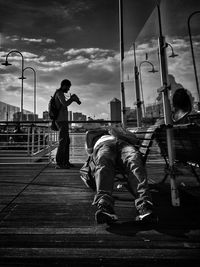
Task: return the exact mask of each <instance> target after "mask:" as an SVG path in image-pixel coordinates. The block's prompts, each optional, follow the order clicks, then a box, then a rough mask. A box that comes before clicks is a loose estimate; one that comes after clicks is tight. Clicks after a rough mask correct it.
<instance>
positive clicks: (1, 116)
mask: <svg viewBox="0 0 200 267" xmlns="http://www.w3.org/2000/svg"><path fill="white" fill-rule="evenodd" d="M17 112H20V108H19V107H15V106H13V105H9V104H6V103H4V102H1V101H0V121H13V117H14V114H15V113H17Z"/></svg>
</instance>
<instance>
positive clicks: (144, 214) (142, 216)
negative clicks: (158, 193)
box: [136, 201, 158, 223]
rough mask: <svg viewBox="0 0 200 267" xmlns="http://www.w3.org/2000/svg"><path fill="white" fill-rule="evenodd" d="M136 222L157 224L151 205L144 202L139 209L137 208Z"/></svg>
mask: <svg viewBox="0 0 200 267" xmlns="http://www.w3.org/2000/svg"><path fill="white" fill-rule="evenodd" d="M136 221H142V222H145V223H154V222H158V217H157V215H156V214H155V213H154V212H153V204H152V203H151V202H150V201H148V202H146V203H145V204H144V205H142V206H141V208H139V210H138V215H137V217H136Z"/></svg>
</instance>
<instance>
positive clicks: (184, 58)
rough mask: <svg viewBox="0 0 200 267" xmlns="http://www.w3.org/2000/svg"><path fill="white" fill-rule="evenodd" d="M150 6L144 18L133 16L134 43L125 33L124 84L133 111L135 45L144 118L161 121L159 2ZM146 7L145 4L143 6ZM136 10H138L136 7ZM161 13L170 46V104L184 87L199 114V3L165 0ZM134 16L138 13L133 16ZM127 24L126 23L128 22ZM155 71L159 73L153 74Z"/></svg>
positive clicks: (168, 52)
mask: <svg viewBox="0 0 200 267" xmlns="http://www.w3.org/2000/svg"><path fill="white" fill-rule="evenodd" d="M134 2H135V1H134ZM151 3H152V6H151V9H150V10H148V11H146V10H145V14H143V13H142V12H141V11H140V10H139V9H138V12H139V13H138V14H140V16H139V15H138V16H133V18H132V19H133V20H135V22H132V29H133V32H134V33H133V35H132V39H131V38H130V31H129V36H127V32H128V30H125V34H124V36H125V59H124V81H125V93H126V106H128V107H131V108H133V107H134V109H135V108H136V103H135V102H136V94H135V91H136V89H135V77H134V51H133V43H135V53H136V60H137V62H136V63H137V67H138V71H139V74H140V94H141V100H143V99H144V106H143V115H144V111H145V115H146V116H147V117H157V116H159V117H160V116H162V115H163V108H162V98H161V94H160V93H158V89H159V88H160V87H161V78H160V63H159V56H158V38H159V35H160V30H159V21H158V8H157V7H156V1H152V2H151ZM144 4H145V1H144V2H143V3H142V5H144ZM153 4H154V5H153ZM125 8H127V6H126V7H125ZM129 8H130V7H129ZM135 8H137V4H136V3H135ZM160 10H161V22H162V23H161V25H162V35H163V36H164V37H165V39H166V42H167V47H166V57H167V65H168V74H169V75H168V77H169V81H168V82H169V84H170V85H171V91H170V94H169V97H170V100H171V97H172V95H173V93H174V91H175V90H176V89H177V88H178V87H180V86H181V87H184V88H186V89H188V91H189V92H190V93H191V95H192V97H193V99H194V101H195V102H196V103H194V110H195V109H196V110H197V102H199V93H198V92H199V81H198V80H199V78H200V77H199V76H200V62H199V55H200V28H199V25H200V1H196V0H191V1H187V0H176V1H172V0H162V1H161V3H160ZM135 12H136V11H135ZM129 13H130V12H129ZM133 14H135V13H134V12H133ZM191 14H192V16H191V19H190V24H189V26H190V30H191V41H190V38H189V37H190V36H189V30H188V18H189V16H190V15H191ZM124 21H125V22H126V18H125V19H124ZM129 22H130V21H129ZM125 27H126V25H125ZM129 28H130V26H129ZM191 43H192V45H193V50H194V57H192V50H191V48H192V47H191ZM128 44H129V46H128ZM194 63H195V66H196V71H195V68H194V67H195V66H194ZM153 67H154V69H156V70H157V71H159V72H154V71H152V70H153Z"/></svg>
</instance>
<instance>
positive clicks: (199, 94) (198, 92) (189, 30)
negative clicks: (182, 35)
mask: <svg viewBox="0 0 200 267" xmlns="http://www.w3.org/2000/svg"><path fill="white" fill-rule="evenodd" d="M198 13H200V10H198V11H195V12H193V13H192V14H190V16H189V17H188V21H187V24H188V33H189V38H190V47H191V52H192V61H193V67H194V75H195V81H196V88H197V94H198V110H200V91H199V81H198V76H197V68H196V61H195V56H194V48H193V42H192V34H191V27H190V20H191V18H192V17H193V16H194V15H196V14H198Z"/></svg>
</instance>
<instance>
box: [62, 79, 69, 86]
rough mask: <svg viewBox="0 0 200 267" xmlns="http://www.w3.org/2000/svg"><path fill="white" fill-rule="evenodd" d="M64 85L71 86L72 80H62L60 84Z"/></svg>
mask: <svg viewBox="0 0 200 267" xmlns="http://www.w3.org/2000/svg"><path fill="white" fill-rule="evenodd" d="M63 85H67V86H71V82H70V80H67V79H65V80H62V82H61V84H60V86H61V87H63Z"/></svg>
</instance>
